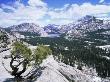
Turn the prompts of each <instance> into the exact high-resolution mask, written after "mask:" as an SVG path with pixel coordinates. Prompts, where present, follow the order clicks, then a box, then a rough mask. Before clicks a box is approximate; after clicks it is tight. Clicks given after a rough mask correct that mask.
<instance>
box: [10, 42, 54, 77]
mask: <svg viewBox="0 0 110 82" xmlns="http://www.w3.org/2000/svg"><path fill="white" fill-rule="evenodd" d="M11 53H12V54H11V62H10V67H11V68H12V71H11V72H10V73H11V75H13V76H15V77H19V78H20V77H21V75H22V74H23V73H24V72H25V71H26V70H27V68H28V66H30V65H38V66H39V64H40V63H42V60H43V59H45V58H46V57H47V56H48V55H50V54H51V53H52V52H51V50H50V49H49V48H48V47H47V46H44V45H39V46H38V47H36V49H35V50H34V53H32V51H31V49H29V48H28V47H27V46H26V45H24V44H23V43H21V42H15V43H13V45H12V51H11ZM15 62H16V65H14V63H15ZM31 62H35V63H34V64H31ZM20 66H22V70H21V69H20Z"/></svg>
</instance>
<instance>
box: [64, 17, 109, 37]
mask: <svg viewBox="0 0 110 82" xmlns="http://www.w3.org/2000/svg"><path fill="white" fill-rule="evenodd" d="M65 27H66V28H69V29H68V30H66V32H67V36H69V37H77V38H78V37H85V36H86V33H87V32H92V31H96V30H99V29H110V24H109V23H108V22H105V21H104V20H100V19H98V18H96V17H94V16H89V15H87V16H85V17H83V18H81V19H79V20H78V21H76V22H74V23H71V24H68V25H65ZM65 27H63V29H64V28H65Z"/></svg>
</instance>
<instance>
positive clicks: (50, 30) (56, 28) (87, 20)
mask: <svg viewBox="0 0 110 82" xmlns="http://www.w3.org/2000/svg"><path fill="white" fill-rule="evenodd" d="M8 28H10V29H11V31H20V32H33V33H37V34H39V35H41V36H44V37H47V36H48V35H49V34H66V35H67V36H69V37H83V36H82V35H84V36H85V33H86V32H91V31H96V30H98V29H110V23H109V22H108V21H105V20H101V19H98V18H96V17H94V16H90V15H86V16H85V17H83V18H81V19H79V20H77V21H76V22H73V23H69V24H65V25H55V24H49V25H47V26H44V27H40V26H39V25H37V24H34V23H22V24H19V25H13V26H11V27H8Z"/></svg>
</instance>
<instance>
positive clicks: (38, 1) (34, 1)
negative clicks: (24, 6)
mask: <svg viewBox="0 0 110 82" xmlns="http://www.w3.org/2000/svg"><path fill="white" fill-rule="evenodd" d="M28 3H29V5H31V6H46V5H47V4H46V3H44V2H43V1H42V0H29V1H28Z"/></svg>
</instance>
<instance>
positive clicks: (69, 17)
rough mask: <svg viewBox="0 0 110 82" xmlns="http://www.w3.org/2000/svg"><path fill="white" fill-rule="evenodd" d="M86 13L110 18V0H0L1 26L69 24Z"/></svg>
mask: <svg viewBox="0 0 110 82" xmlns="http://www.w3.org/2000/svg"><path fill="white" fill-rule="evenodd" d="M85 15H94V16H96V17H98V18H101V19H110V0H0V26H3V27H7V26H11V25H16V24H20V23H24V22H33V23H36V24H39V25H41V26H43V25H47V24H67V23H71V22H73V21H75V20H77V19H79V18H81V17H83V16H85Z"/></svg>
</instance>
